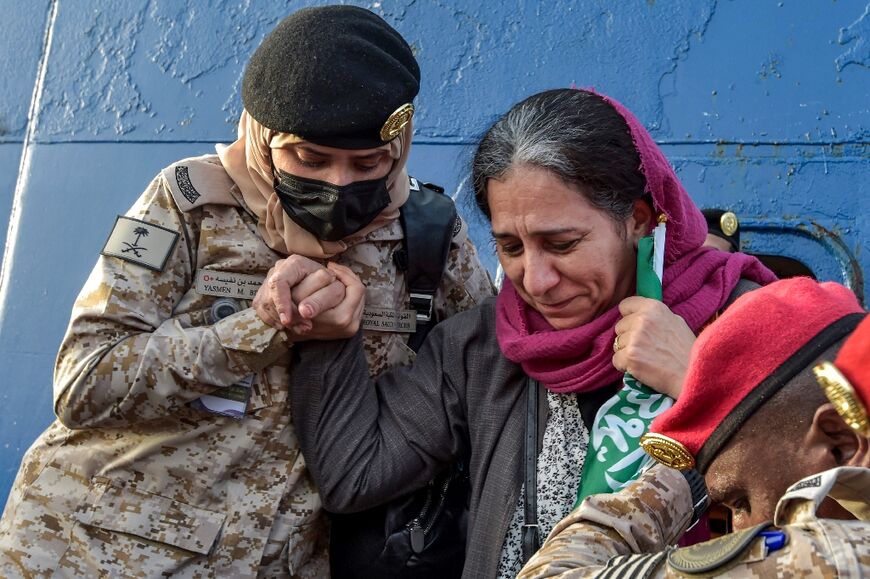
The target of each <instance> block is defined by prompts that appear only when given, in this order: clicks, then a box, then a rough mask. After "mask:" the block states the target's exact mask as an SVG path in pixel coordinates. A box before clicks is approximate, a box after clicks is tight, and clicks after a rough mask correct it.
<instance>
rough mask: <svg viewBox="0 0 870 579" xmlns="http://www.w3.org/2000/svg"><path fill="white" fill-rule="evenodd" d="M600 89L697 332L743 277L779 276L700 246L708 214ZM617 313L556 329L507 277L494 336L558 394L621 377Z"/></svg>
mask: <svg viewBox="0 0 870 579" xmlns="http://www.w3.org/2000/svg"><path fill="white" fill-rule="evenodd" d="M587 92H591V93H593V94H598V93H596V92H595V91H593V90H588V91H587ZM598 96H600V97H601V98H602V99H604V101H605V102H607V103H609V104H610V105H611V106H612V107H613V108H614V109H616V110H617V112H619V114H620V115H622V117H623V118H624V119H625V122H626V123H627V124H628V128H629V130H630V131H631V138H632V141H633V142H634V146H635V147H636V148H637V152H638V154H639V156H640V170H641V172H643V174H644V177H646V193H649V194H650V195H651V196H652V199H653V204H654V206H655V211H656V213H664V214H665V215H667V218H668V233H667V242H666V250H665V270H664V279H663V280H662V285H663V294H664V302H665V304H666V305H667V306H668V307H670V309H671V310H672V311H673V312H674V313H676V314H677V315H679V316H680V317H682V318H683V319H684V320H685V321H686V323H687V324H688V325H689V327H690V328H692V330H693V331H695V332H696V333H697V332H698V331H699V330H700V329H701V328H702V327H703V325H704V324H705V323H706V322H707V321H708V320H710V318H712V317H713V316H714V314H715V313H716V312H717V311H718V310H720V309H721V308H722V306H723V305H725V302H726V301H727V300H728V297H729V296H730V295H731V292H732V291H733V290H734V288H735V287H736V286H737V283H738V282H739V281H740V279H741V278H744V279H749V280H752V281H754V282H757V283H759V284H762V285H763V284H767V283H770V282H772V281H774V280H775V279H776V277H775V276H774V275H773V273H771V272H770V271H769V270H768V269H766V268H765V267H764V266H763V265H762V264H761V262H759V261H758V260H757V259H756V258H754V257H751V256H749V255H746V254H743V253H724V252H721V251H717V250H715V249H711V248H708V247H702V244H703V243H704V238H705V237H706V234H707V223H706V221H705V220H704V216H703V215H702V214H701V211H700V210H699V209H698V208H697V207H696V206H695V204H694V203H693V202H692V200H691V199H690V198H689V195H688V193H686V190H685V189H684V188H683V185H682V184H681V183H680V180H679V179H678V178H677V175H676V174H675V173H674V170H673V169H672V168H671V165H670V163H668V160H667V159H666V158H665V156H664V154H662V152H661V150H660V149H659V147H658V145H656V144H655V142H654V141H653V139H652V137H651V136H650V134H649V133H648V132H647V131H646V129H645V128H644V127H643V125H641V123H640V122H639V121H638V120H637V119H636V118H635V117H634V115H633V114H631V113H630V112H629V111H628V110H627V109H626V108H625V107H623V106H622V105H621V104H619V103H618V102H617V101H615V100H613V99H611V98H609V97H607V96H604V95H598ZM619 317H620V316H619V309H618V308H617V307H613V308H612V309H610V310H608V311H607V312H605V313H604V314H602V315H601V316H599V317H598V318H596V319H594V320H592V321H591V322H589V323H587V324H584V325H582V326H579V327H577V328H571V329H567V330H555V329H553V327H552V326H550V325H549V324H548V323H547V321H546V320H545V319H544V317H543V316H542V315H541V314H540V313H538V312H537V311H536V310H535V309H534V308H532V307H531V306H530V305H529V304H527V303H526V302H525V301H524V300H523V299H522V298H521V297H520V296H519V294H518V293H517V291H516V289H514V287H513V285H512V284H511V283H510V281H509V280H507V279H505V280H504V284H503V285H502V289H501V292H500V293H499V296H498V302H497V311H496V335H497V336H498V342H499V346H500V347H501V350H502V352H503V353H504V355H505V357H507V358H508V359H509V360H512V361H513V362H516V363H518V364H520V365H522V367H523V370H524V371H525V372H526V374H528V375H529V376H531V377H533V378H535V379H537V380H539V381H540V382H541V383H542V384H544V385H545V386H546V387H547V388H548V389H550V390H552V391H553V392H558V393H560V394H567V393H571V392H589V391H592V390H596V389H598V388H601V387H604V386H607V385H609V384H613V383H614V382H617V381H618V380H620V379H621V378H622V372H620V371H619V370H617V369H616V368H614V367H613V364H612V363H611V358H612V356H613V351H612V344H613V341H614V339H615V337H616V334H615V332H614V326H615V325H616V322H617V321H618V320H619Z"/></svg>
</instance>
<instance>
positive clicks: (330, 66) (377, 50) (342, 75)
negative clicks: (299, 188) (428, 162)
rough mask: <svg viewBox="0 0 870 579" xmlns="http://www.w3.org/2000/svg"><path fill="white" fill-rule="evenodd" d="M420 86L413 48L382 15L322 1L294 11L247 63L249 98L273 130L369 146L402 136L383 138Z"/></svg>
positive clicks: (250, 107) (254, 112) (245, 94)
mask: <svg viewBox="0 0 870 579" xmlns="http://www.w3.org/2000/svg"><path fill="white" fill-rule="evenodd" d="M419 90H420V67H419V66H418V65H417V60H416V59H415V58H414V54H413V53H412V52H411V48H410V47H409V46H408V43H407V42H405V39H404V38H402V36H401V35H400V34H399V33H398V32H396V31H395V30H394V29H393V28H392V27H391V26H390V25H389V24H387V23H386V22H384V20H383V19H382V18H380V17H379V16H377V15H375V14H373V13H372V12H369V11H368V10H366V9H364V8H359V7H357V6H320V7H315V8H304V9H302V10H299V11H298V12H294V13H293V14H291V15H290V16H288V17H287V18H285V19H284V20H282V21H281V22H280V24H278V26H277V27H276V28H275V30H273V31H272V32H270V33H269V35H268V36H266V38H265V39H264V40H263V43H262V44H261V45H260V46H259V48H257V50H256V51H255V52H254V54H253V56H251V60H250V61H249V62H248V66H247V68H246V69H245V76H244V79H243V80H242V102H243V103H244V106H245V109H246V110H247V111H248V113H249V114H250V115H251V116H253V117H254V118H255V119H256V120H257V121H258V122H259V123H260V124H262V125H263V126H265V127H268V128H270V129H273V130H276V131H280V132H282V133H293V134H294V135H298V136H300V137H302V138H304V139H305V140H308V141H312V142H314V143H318V144H321V145H326V146H331V147H340V148H344V149H365V148H372V147H378V146H380V145H383V144H384V143H385V142H387V141H390V140H392V139H393V138H394V137H395V135H396V134H397V133H396V132H395V131H394V133H395V134H387V133H389V131H387V132H385V133H384V135H383V137H386V138H382V131H381V129H382V128H383V127H384V123H385V122H386V121H387V119H389V118H390V117H391V115H392V114H393V113H394V112H396V111H397V110H398V109H399V108H400V107H402V106H403V105H406V104H410V103H411V101H413V100H414V97H415V96H416V95H417V92H418V91H419ZM411 110H413V109H411ZM398 116H401V114H400V115H398ZM406 116H408V115H407V111H406ZM394 119H396V117H394Z"/></svg>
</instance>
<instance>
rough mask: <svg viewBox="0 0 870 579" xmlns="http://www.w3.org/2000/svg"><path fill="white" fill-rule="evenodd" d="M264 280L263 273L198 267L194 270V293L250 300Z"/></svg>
mask: <svg viewBox="0 0 870 579" xmlns="http://www.w3.org/2000/svg"><path fill="white" fill-rule="evenodd" d="M265 280H266V276H265V275H251V274H246V273H231V272H226V271H217V270H214V269H198V270H196V293H198V294H200V295H204V296H221V297H227V298H241V299H244V300H252V299H254V296H256V295H257V290H259V289H260V286H261V285H263V282H264V281H265Z"/></svg>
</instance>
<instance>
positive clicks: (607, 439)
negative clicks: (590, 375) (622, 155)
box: [574, 223, 673, 507]
mask: <svg viewBox="0 0 870 579" xmlns="http://www.w3.org/2000/svg"><path fill="white" fill-rule="evenodd" d="M664 237H665V224H664V223H660V224H659V225H658V227H656V229H655V231H654V233H653V235H651V236H648V237H644V238H642V239H641V240H640V242H639V243H638V248H637V295H639V296H643V297H647V298H652V299H657V300H661V299H662V283H661V275H662V266H663V261H664ZM622 384H623V386H622V388H621V389H620V390H619V392H617V393H616V394H614V395H613V396H612V397H611V398H610V399H609V400H607V401H606V402H605V403H604V404H603V405H602V406H601V408H600V409H599V410H598V413H597V414H596V415H595V421H594V422H593V424H592V431H591V433H590V437H589V449H588V451H587V452H586V461H585V463H584V465H583V476H582V478H581V480H580V488H579V489H577V502H576V503H575V505H574V506H575V507H576V506H577V505H579V504H580V502H581V501H582V500H583V499H584V498H586V497H588V496H589V495H593V494H597V493H609V492H614V491H617V490H619V489H621V488H622V487H624V486H625V485H627V484H628V483H630V482H631V481H633V480H635V479H636V478H637V477H638V476H639V475H640V473H641V472H642V470H643V469H644V468H645V467H646V466H647V465H648V464H650V462H651V460H652V459H651V457H650V456H648V455H647V454H646V452H644V450H643V449H642V448H641V447H640V437H641V436H643V435H644V434H645V433H646V432H647V431H648V430H649V425H650V423H652V421H653V419H654V418H655V417H656V416H658V415H659V414H661V413H662V412H664V411H665V410H667V409H668V408H670V407H671V405H673V400H672V399H671V398H669V397H667V396H665V395H664V394H659V393H658V392H656V391H655V390H653V389H652V388H650V387H648V386H645V385H644V384H642V383H640V382H638V381H637V380H636V379H635V378H634V377H633V376H632V375H631V374H629V373H626V374H625V376H624V377H623V379H622Z"/></svg>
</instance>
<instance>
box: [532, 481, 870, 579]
mask: <svg viewBox="0 0 870 579" xmlns="http://www.w3.org/2000/svg"><path fill="white" fill-rule="evenodd" d="M826 496H830V497H831V498H833V499H835V500H836V501H838V502H839V503H840V504H841V505H842V506H843V507H845V508H846V509H848V510H849V511H850V512H852V513H853V514H854V515H855V516H856V517H857V518H858V519H859V520H849V521H845V520H834V519H819V518H817V517H816V509H817V508H818V505H819V504H820V503H821V502H822V500H823V499H824V498H825V497H826ZM691 502H692V501H691V493H690V492H689V486H688V484H687V483H686V480H685V478H684V477H683V476H682V475H681V474H680V473H679V472H677V471H675V470H673V469H670V468H667V467H664V466H655V467H653V468H652V469H650V470H648V471H647V472H646V473H645V474H644V475H643V476H642V477H641V478H640V479H638V481H636V482H635V483H634V484H632V485H631V486H629V487H628V488H626V489H625V490H624V491H622V492H619V493H616V494H612V495H595V496H592V497H590V498H589V499H587V500H586V501H585V502H584V503H583V504H581V505H580V506H579V507H578V508H577V509H575V510H574V512H573V513H571V514H570V515H569V516H567V517H566V518H565V519H564V520H562V522H560V523H559V524H558V525H557V526H556V528H555V529H553V532H552V533H551V534H550V537H549V538H548V539H547V541H546V543H544V546H543V547H542V548H541V550H540V551H538V553H537V554H536V555H535V556H534V557H532V559H530V560H529V562H528V563H527V564H526V566H525V568H524V569H523V571H522V572H521V573H520V575H519V577H520V578H521V579H532V578H533V577H566V578H567V577H617V576H618V577H626V578H630V577H712V576H721V577H759V578H760V577H784V576H785V577H864V576H866V575H867V574H868V573H870V469H866V468H849V467H844V468H837V469H833V470H829V471H826V472H823V473H820V474H818V475H814V476H811V477H807V478H805V479H803V480H802V481H799V482H797V483H795V484H794V485H792V486H791V487H790V488H789V489H788V490H787V491H786V493H785V494H784V495H783V496H782V498H781V499H780V500H779V503H778V505H777V508H776V516H775V520H774V524H775V525H776V526H777V527H779V528H780V529H781V530H782V531H783V532H784V533H785V535H786V536H787V543H786V544H785V546H784V547H782V548H781V549H778V550H769V549H768V548H767V547H766V546H765V541H764V539H763V538H762V537H756V536H755V535H754V533H755V531H744V532H743V536H744V537H746V541H744V542H742V543H740V541H739V539H740V535H741V533H740V532H738V533H733V534H731V535H725V536H724V537H720V538H719V539H714V540H712V541H708V542H707V543H701V544H700V545H694V546H692V547H686V548H684V549H673V548H672V547H670V545H673V544H675V543H676V540H677V539H678V538H679V537H680V535H682V533H683V531H684V529H685V527H686V525H687V524H688V522H689V519H690V517H691V512H692V505H691ZM752 537H755V538H752ZM738 543H740V546H739V547H737V546H736V545H737V544H738ZM744 543H745V544H744ZM701 562H704V563H705V564H708V565H709V567H711V568H709V569H707V570H705V571H703V572H699V573H687V572H686V571H685V568H686V567H685V565H686V563H688V564H689V565H697V566H695V568H696V569H698V570H699V571H700V563H701ZM678 568H681V569H682V571H678Z"/></svg>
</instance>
